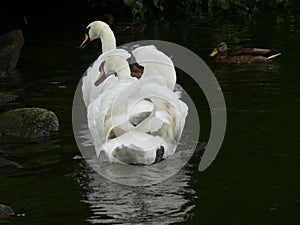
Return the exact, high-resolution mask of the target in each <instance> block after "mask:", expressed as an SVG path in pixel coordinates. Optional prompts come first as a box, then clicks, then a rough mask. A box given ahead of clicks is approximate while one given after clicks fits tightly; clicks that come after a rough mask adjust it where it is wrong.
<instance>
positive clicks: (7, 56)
mask: <svg viewBox="0 0 300 225" xmlns="http://www.w3.org/2000/svg"><path fill="white" fill-rule="evenodd" d="M24 42H25V41H24V37H23V33H22V31H21V29H16V30H12V31H9V32H7V33H4V34H2V35H1V36H0V74H1V76H6V75H8V74H9V73H10V72H12V71H13V70H14V69H15V68H16V65H17V63H18V60H19V57H20V52H21V49H22V47H23V45H24Z"/></svg>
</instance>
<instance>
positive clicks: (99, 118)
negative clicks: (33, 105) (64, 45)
mask: <svg viewBox="0 0 300 225" xmlns="http://www.w3.org/2000/svg"><path fill="white" fill-rule="evenodd" d="M98 38H100V39H101V43H102V52H103V53H102V54H101V55H100V56H99V57H98V58H97V59H96V60H95V61H94V63H93V64H92V65H91V66H90V67H89V68H88V69H87V71H86V76H84V77H83V80H82V82H83V84H82V92H83V99H84V102H85V105H86V107H87V118H88V127H89V130H90V133H91V136H92V140H93V144H94V147H95V151H96V155H97V157H99V159H100V161H101V162H105V161H108V162H119V163H126V164H133V165H151V164H153V163H156V162H159V161H160V160H161V159H165V158H167V157H169V156H171V155H173V154H174V152H175V150H176V146H177V145H178V142H179V140H180V137H181V134H182V131H183V128H184V124H185V118H186V116H187V113H188V107H187V105H186V104H185V103H184V102H183V101H181V100H180V96H181V93H180V92H178V91H174V89H175V85H176V72H175V68H174V65H173V62H172V60H171V59H170V58H169V57H168V56H166V55H165V54H164V53H163V52H161V51H159V50H157V49H156V47H155V46H153V45H147V46H141V47H137V48H135V49H134V50H132V51H131V52H128V51H126V50H125V49H117V48H116V40H115V36H114V34H113V32H112V30H111V29H110V27H109V26H108V25H107V24H106V23H104V22H102V21H94V22H92V23H90V24H89V25H88V26H87V28H86V32H85V38H84V40H83V42H82V44H81V45H80V48H83V47H85V46H86V45H87V44H88V43H89V42H91V41H93V40H95V39H98ZM132 57H134V58H135V60H136V62H137V64H139V65H140V66H142V67H143V68H144V69H143V73H142V75H141V78H140V79H138V78H136V77H132V76H131V74H132V72H131V70H130V66H129V64H128V60H129V59H130V58H132Z"/></svg>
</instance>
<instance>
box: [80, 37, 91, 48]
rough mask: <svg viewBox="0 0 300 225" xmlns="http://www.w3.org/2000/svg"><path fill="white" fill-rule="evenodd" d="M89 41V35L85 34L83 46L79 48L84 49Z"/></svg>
mask: <svg viewBox="0 0 300 225" xmlns="http://www.w3.org/2000/svg"><path fill="white" fill-rule="evenodd" d="M89 40H90V38H89V35H87V34H84V39H83V41H82V43H81V45H80V46H79V48H81V49H82V48H84V47H85V46H86V44H87V43H88V41H89Z"/></svg>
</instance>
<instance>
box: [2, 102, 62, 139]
mask: <svg viewBox="0 0 300 225" xmlns="http://www.w3.org/2000/svg"><path fill="white" fill-rule="evenodd" d="M58 130H59V121H58V118H57V116H56V115H55V113H54V112H52V111H50V110H47V109H42V108H18V109H14V110H10V111H6V112H3V113H0V135H2V136H3V135H12V136H17V137H22V138H40V137H49V136H52V135H54V134H57V132H58Z"/></svg>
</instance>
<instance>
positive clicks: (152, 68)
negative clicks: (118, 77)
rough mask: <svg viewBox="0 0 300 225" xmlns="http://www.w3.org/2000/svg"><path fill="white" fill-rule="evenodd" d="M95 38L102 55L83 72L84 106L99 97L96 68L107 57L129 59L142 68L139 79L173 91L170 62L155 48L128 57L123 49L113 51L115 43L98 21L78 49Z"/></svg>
mask: <svg viewBox="0 0 300 225" xmlns="http://www.w3.org/2000/svg"><path fill="white" fill-rule="evenodd" d="M98 38H99V39H101V43H102V52H103V53H102V54H101V55H100V56H99V57H98V58H97V59H96V60H95V62H94V63H93V64H92V65H91V66H90V67H89V68H88V69H87V71H86V76H84V77H83V85H82V92H83V99H84V102H85V105H86V106H88V105H89V104H90V103H91V101H93V100H94V99H95V98H96V97H97V96H98V95H99V94H100V93H101V90H102V87H103V85H99V86H96V85H95V82H96V81H100V80H101V78H102V76H103V73H101V71H100V70H101V69H100V65H101V63H103V61H104V58H105V57H107V56H108V55H116V54H117V55H120V56H122V57H124V58H126V59H128V58H130V57H131V56H132V55H133V56H134V58H135V59H136V62H137V63H138V64H140V65H141V66H143V67H144V72H143V75H142V79H143V78H144V77H155V79H160V80H161V82H164V83H165V85H166V86H167V87H169V88H170V89H171V90H174V88H175V84H176V72H175V68H174V65H173V62H172V60H171V59H170V58H169V57H168V56H167V55H165V54H164V53H163V52H161V51H159V50H157V49H156V47H155V46H153V45H148V46H141V47H138V48H136V49H134V50H133V51H132V55H131V54H129V53H128V52H127V51H126V50H124V49H116V39H115V36H114V33H113V31H112V30H111V29H110V27H109V26H108V25H107V24H106V23H104V22H102V21H94V22H92V23H90V24H89V25H88V26H87V28H86V32H85V38H84V40H83V42H82V44H81V45H80V48H84V47H85V46H86V45H87V44H88V43H89V42H90V41H93V40H95V39H98Z"/></svg>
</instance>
